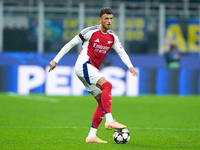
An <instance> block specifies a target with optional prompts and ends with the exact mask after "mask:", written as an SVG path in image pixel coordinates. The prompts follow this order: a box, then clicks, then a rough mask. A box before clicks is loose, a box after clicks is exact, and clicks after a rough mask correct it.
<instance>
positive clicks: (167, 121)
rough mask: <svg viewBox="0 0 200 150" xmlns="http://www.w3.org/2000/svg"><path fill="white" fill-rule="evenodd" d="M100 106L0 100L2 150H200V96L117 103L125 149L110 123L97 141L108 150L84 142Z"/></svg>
mask: <svg viewBox="0 0 200 150" xmlns="http://www.w3.org/2000/svg"><path fill="white" fill-rule="evenodd" d="M96 106H97V103H96V102H95V100H94V98H92V96H80V97H75V96H45V95H28V96H22V95H21V96H20V95H15V94H0V150H70V149H73V150H90V149H91V150H140V149H141V150H150V149H152V150H154V149H167V150H169V149H173V150H176V149H181V150H185V149H186V150H195V149H200V97H199V96H188V97H179V96H138V97H126V96H123V97H113V101H112V113H113V117H114V118H115V119H116V120H117V121H119V122H120V123H123V124H126V125H127V126H128V127H127V128H128V130H129V131H130V134H131V139H130V141H129V142H128V143H126V144H116V143H115V142H114V140H113V138H112V134H113V132H114V130H106V129H105V128H104V122H105V119H104V120H103V122H102V124H101V125H100V127H99V129H98V132H97V135H98V136H99V137H100V138H102V139H103V140H106V141H108V144H97V143H86V142H85V138H86V136H87V135H88V132H89V129H90V125H91V121H92V115H93V112H94V110H95V108H96Z"/></svg>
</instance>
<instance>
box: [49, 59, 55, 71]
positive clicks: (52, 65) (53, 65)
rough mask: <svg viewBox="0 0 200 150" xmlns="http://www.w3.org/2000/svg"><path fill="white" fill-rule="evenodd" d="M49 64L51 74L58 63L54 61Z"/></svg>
mask: <svg viewBox="0 0 200 150" xmlns="http://www.w3.org/2000/svg"><path fill="white" fill-rule="evenodd" d="M49 64H50V68H49V72H50V71H51V70H53V69H54V68H55V67H56V65H57V63H56V62H55V61H54V60H52V61H51V62H50V63H49Z"/></svg>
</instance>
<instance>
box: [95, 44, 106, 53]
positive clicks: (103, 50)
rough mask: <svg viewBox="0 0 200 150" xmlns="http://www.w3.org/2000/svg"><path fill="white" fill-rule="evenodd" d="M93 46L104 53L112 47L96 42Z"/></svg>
mask: <svg viewBox="0 0 200 150" xmlns="http://www.w3.org/2000/svg"><path fill="white" fill-rule="evenodd" d="M93 48H94V51H95V52H99V53H103V54H106V52H107V51H108V50H109V49H110V47H108V46H103V45H98V44H96V43H94V45H93Z"/></svg>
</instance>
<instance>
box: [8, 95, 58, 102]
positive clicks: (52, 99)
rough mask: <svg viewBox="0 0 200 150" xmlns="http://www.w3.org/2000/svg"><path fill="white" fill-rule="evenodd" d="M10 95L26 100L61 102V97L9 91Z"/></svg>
mask: <svg viewBox="0 0 200 150" xmlns="http://www.w3.org/2000/svg"><path fill="white" fill-rule="evenodd" d="M8 95H9V96H11V97H13V98H20V99H26V100H36V101H43V102H51V103H59V102H60V101H59V99H56V98H49V97H43V96H38V95H18V94H16V93H8Z"/></svg>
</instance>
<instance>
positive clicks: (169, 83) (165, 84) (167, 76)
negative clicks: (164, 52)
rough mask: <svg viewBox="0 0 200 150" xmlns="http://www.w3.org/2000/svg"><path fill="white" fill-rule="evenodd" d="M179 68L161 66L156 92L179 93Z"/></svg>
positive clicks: (160, 93) (158, 72)
mask: <svg viewBox="0 0 200 150" xmlns="http://www.w3.org/2000/svg"><path fill="white" fill-rule="evenodd" d="M178 78H179V70H176V69H167V68H160V69H158V71H157V77H156V94H158V95H168V94H178Z"/></svg>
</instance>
